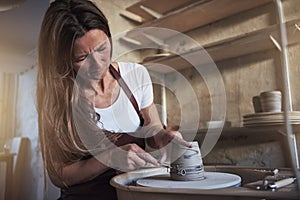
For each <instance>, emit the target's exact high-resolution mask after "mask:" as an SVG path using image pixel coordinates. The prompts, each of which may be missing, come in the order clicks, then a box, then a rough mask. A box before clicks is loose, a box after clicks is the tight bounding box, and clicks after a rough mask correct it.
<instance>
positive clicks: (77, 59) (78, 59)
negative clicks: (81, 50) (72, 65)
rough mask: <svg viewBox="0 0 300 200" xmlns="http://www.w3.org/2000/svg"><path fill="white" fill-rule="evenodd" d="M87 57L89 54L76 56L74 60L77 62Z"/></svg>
mask: <svg viewBox="0 0 300 200" xmlns="http://www.w3.org/2000/svg"><path fill="white" fill-rule="evenodd" d="M86 58H87V55H84V56H80V57H78V58H75V59H74V61H75V62H76V63H78V62H82V61H84V60H85V59H86Z"/></svg>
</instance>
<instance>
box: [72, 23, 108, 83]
mask: <svg viewBox="0 0 300 200" xmlns="http://www.w3.org/2000/svg"><path fill="white" fill-rule="evenodd" d="M73 52H74V55H73V65H74V69H75V71H76V72H77V73H78V74H79V75H84V76H87V77H89V78H91V79H97V80H100V79H102V78H103V77H104V76H105V74H106V72H107V70H108V67H109V65H110V52H111V45H110V42H109V39H108V37H107V35H106V34H105V33H104V32H103V31H102V30H99V29H93V30H90V31H88V32H87V33H86V34H85V35H84V36H82V37H80V38H77V39H76V40H75V43H74V51H73Z"/></svg>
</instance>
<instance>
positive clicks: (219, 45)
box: [143, 19, 300, 73]
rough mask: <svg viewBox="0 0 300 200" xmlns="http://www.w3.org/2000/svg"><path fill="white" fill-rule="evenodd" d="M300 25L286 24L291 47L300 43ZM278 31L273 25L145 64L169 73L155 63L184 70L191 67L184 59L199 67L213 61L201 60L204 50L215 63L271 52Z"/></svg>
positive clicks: (158, 70) (298, 20)
mask: <svg viewBox="0 0 300 200" xmlns="http://www.w3.org/2000/svg"><path fill="white" fill-rule="evenodd" d="M299 23H300V19H297V20H292V21H289V22H287V23H286V28H287V38H288V44H289V45H292V44H296V43H298V42H299V41H300V34H299V30H298V29H297V28H296V24H299ZM278 29H279V26H278V25H273V26H270V27H267V28H265V29H261V30H258V31H254V32H251V33H247V34H243V35H239V36H236V37H232V38H228V39H225V40H222V41H218V42H214V43H211V44H207V45H205V46H204V47H203V48H197V49H192V50H190V51H189V52H187V53H183V54H182V55H181V56H179V55H172V56H168V57H162V58H159V59H153V60H151V61H148V62H145V63H143V64H144V65H145V66H146V67H148V68H149V69H150V70H152V71H156V72H159V73H168V72H170V71H171V70H167V69H162V68H161V67H157V66H156V65H155V64H153V63H159V64H163V65H167V66H169V67H171V68H173V69H175V70H182V69H185V68H188V67H191V64H190V63H188V62H187V61H186V60H184V59H183V58H182V57H184V58H188V59H189V60H192V61H194V62H195V61H196V64H197V65H205V64H208V62H209V61H211V59H208V58H201V56H202V57H203V56H205V55H207V54H206V53H205V52H204V50H205V51H206V52H207V53H208V54H209V55H210V57H211V58H212V60H213V61H214V62H218V61H221V60H225V59H229V58H235V57H238V56H243V55H247V54H251V53H255V52H259V51H265V50H270V49H273V48H276V46H275V44H274V43H273V42H272V40H271V39H270V36H272V37H273V38H275V39H276V40H277V41H279V33H278Z"/></svg>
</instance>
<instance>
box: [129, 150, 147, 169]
mask: <svg viewBox="0 0 300 200" xmlns="http://www.w3.org/2000/svg"><path fill="white" fill-rule="evenodd" d="M133 154H134V155H132V156H131V160H132V161H133V162H134V165H135V167H136V168H139V167H144V166H145V165H146V164H147V161H146V160H144V159H142V158H140V157H139V155H138V154H136V153H133Z"/></svg>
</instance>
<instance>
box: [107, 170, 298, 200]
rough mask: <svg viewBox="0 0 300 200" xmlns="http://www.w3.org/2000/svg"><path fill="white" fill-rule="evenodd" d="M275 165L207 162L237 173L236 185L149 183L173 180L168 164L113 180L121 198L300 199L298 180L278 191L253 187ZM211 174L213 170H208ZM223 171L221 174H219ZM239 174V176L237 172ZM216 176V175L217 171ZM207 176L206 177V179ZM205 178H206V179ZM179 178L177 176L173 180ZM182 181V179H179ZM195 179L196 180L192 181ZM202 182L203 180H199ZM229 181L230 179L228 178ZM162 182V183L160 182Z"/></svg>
mask: <svg viewBox="0 0 300 200" xmlns="http://www.w3.org/2000/svg"><path fill="white" fill-rule="evenodd" d="M272 170H274V169H269V168H249V167H236V166H206V167H205V172H207V173H208V172H215V173H212V174H216V173H217V172H221V173H222V174H230V175H233V177H240V178H241V179H240V181H241V184H240V186H238V185H236V184H235V183H237V182H238V181H237V180H236V182H232V183H231V184H229V185H221V188H219V189H217V188H215V187H214V188H210V189H208V188H195V187H190V186H188V187H185V186H178V185H177V186H176V187H174V185H173V184H171V186H166V185H164V186H163V185H158V184H155V186H153V185H145V183H143V180H151V179H152V180H157V179H158V177H160V179H161V180H170V179H169V177H168V176H169V175H168V170H167V169H166V168H149V169H141V170H136V171H132V172H128V173H123V174H120V175H117V176H115V177H113V178H112V179H111V181H110V183H111V185H112V186H113V187H115V188H116V191H117V195H118V199H119V200H136V199H143V200H153V199H159V200H170V199H172V200H182V199H189V200H199V199H205V200H248V199H249V200H250V199H251V200H252V199H257V200H258V199H260V200H261V199H285V200H287V199H300V195H299V193H298V192H297V189H296V183H293V184H291V185H289V186H287V187H284V188H280V189H278V190H276V191H275V192H272V191H262V190H256V189H255V188H253V187H252V188H251V187H249V185H250V186H251V184H253V183H256V182H257V181H260V180H262V179H263V177H265V176H266V174H267V173H269V172H270V171H272ZM279 173H280V176H283V177H284V176H292V170H291V169H287V168H284V169H279ZM208 174H210V173H208ZM219 175H220V174H219ZM234 175H236V176H234ZM214 176H215V175H214ZM204 180H205V179H204ZM204 180H202V181H204ZM170 181H172V182H175V181H173V180H170ZM176 182H182V181H176ZM189 182H192V181H189ZM197 182H200V181H197ZM226 182H227V184H228V181H226ZM160 184H162V183H160Z"/></svg>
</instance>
